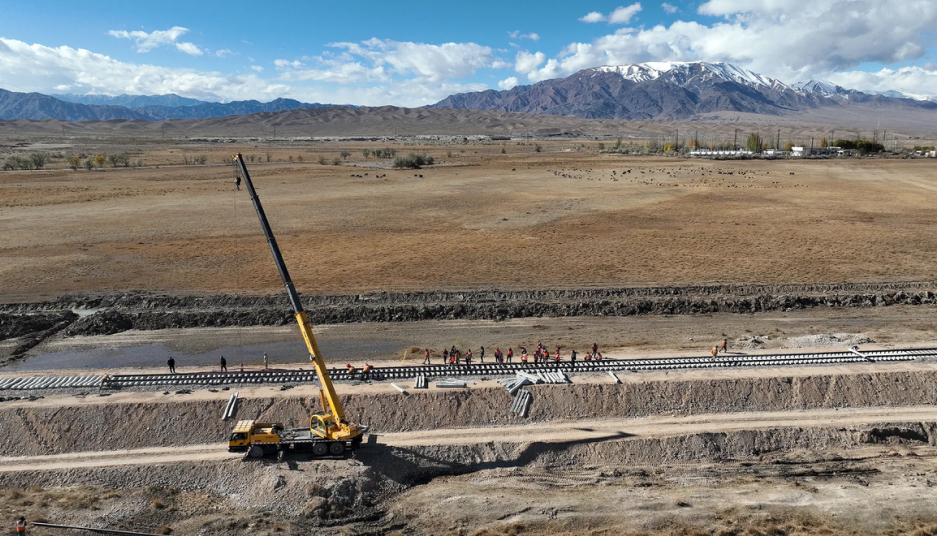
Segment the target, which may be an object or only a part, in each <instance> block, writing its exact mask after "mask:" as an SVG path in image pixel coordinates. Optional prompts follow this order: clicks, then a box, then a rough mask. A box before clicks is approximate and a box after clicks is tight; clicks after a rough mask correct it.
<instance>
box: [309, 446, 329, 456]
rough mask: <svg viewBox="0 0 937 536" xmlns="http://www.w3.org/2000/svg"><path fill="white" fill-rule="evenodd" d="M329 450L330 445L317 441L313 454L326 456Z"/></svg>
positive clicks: (313, 447)
mask: <svg viewBox="0 0 937 536" xmlns="http://www.w3.org/2000/svg"><path fill="white" fill-rule="evenodd" d="M328 451H329V446H328V445H327V444H325V443H316V444H315V445H313V446H312V454H313V455H315V456H325V454H326V453H327V452H328Z"/></svg>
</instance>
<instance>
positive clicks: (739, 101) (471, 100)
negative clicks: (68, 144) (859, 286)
mask: <svg viewBox="0 0 937 536" xmlns="http://www.w3.org/2000/svg"><path fill="white" fill-rule="evenodd" d="M325 106H333V105H328V104H318V103H312V104H310V103H304V102H300V101H297V100H293V99H283V98H280V99H276V100H273V101H270V102H266V103H263V102H259V101H256V100H247V101H234V102H227V103H219V102H205V101H200V100H197V99H191V98H187V97H182V96H179V95H175V94H168V95H118V96H108V95H73V94H65V95H58V96H50V95H43V94H41V93H15V92H11V91H6V90H2V89H0V120H11V119H33V120H41V119H60V120H65V121H70V122H78V121H109V120H115V119H123V120H142V121H162V120H167V119H211V118H217V117H226V116H236V115H248V114H256V113H260V112H281V111H286V110H295V109H301V108H321V107H325ZM350 108H354V107H353V106H351V107H350ZM427 108H448V109H456V110H479V111H484V110H490V111H500V112H517V113H526V114H538V115H561V116H572V117H577V118H582V119H627V120H655V121H661V120H663V121H684V120H690V121H694V120H707V121H727V120H739V118H741V117H744V118H746V120H750V119H751V118H750V117H749V116H774V117H775V118H777V117H779V116H797V117H802V118H805V119H808V120H820V119H821V118H822V119H828V118H830V117H837V116H846V117H851V118H852V119H850V122H852V123H857V122H863V119H862V116H868V115H869V114H870V113H871V111H872V110H875V111H876V113H893V114H895V115H903V116H909V115H911V116H913V115H917V116H918V117H917V119H918V120H919V121H920V122H925V123H926V122H931V123H932V122H933V121H934V120H935V119H937V100H928V99H927V98H924V97H920V96H912V95H906V94H903V93H899V92H896V91H886V92H881V93H875V92H863V91H857V90H853V89H846V88H843V87H841V86H838V85H836V84H833V83H830V82H826V81H821V80H808V81H805V82H797V83H795V84H792V85H788V84H785V83H783V82H781V81H779V80H777V79H774V78H770V77H767V76H764V75H761V74H758V73H755V72H752V71H750V70H747V69H744V68H741V67H738V66H735V65H732V64H728V63H719V62H715V63H709V62H650V63H639V64H631V65H606V66H602V67H594V68H590V69H583V70H581V71H579V72H577V73H574V74H573V75H571V76H568V77H566V78H557V79H552V80H544V81H542V82H538V83H536V84H532V85H526V86H516V87H513V88H511V89H507V90H503V91H495V90H486V91H479V92H473V93H459V94H455V95H450V96H449V97H446V98H445V99H443V100H441V101H439V102H438V103H436V104H433V105H430V106H428V107H427Z"/></svg>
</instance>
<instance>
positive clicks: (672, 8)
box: [660, 2, 679, 15]
mask: <svg viewBox="0 0 937 536" xmlns="http://www.w3.org/2000/svg"><path fill="white" fill-rule="evenodd" d="M660 7H662V8H664V11H666V12H667V13H670V14H671V15H672V14H674V13H676V12H677V11H679V9H678V8H677V6H674V5H671V4H668V3H667V2H664V3H663V4H661V5H660Z"/></svg>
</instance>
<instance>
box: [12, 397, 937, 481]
mask: <svg viewBox="0 0 937 536" xmlns="http://www.w3.org/2000/svg"><path fill="white" fill-rule="evenodd" d="M933 418H934V407H933V406H909V407H902V408H862V409H841V410H816V411H785V412H745V413H730V414H711V415H695V416H690V417H648V418H643V419H615V420H586V421H572V422H557V421H553V422H549V423H539V424H533V425H528V426H502V427H493V428H469V429H466V428H456V429H440V430H430V431H422V432H400V433H390V434H380V435H379V436H377V442H378V443H380V444H382V445H385V446H389V447H413V446H443V445H466V444H478V443H536V442H539V443H558V442H570V441H616V440H628V439H629V438H633V439H639V438H654V437H657V438H659V437H668V436H676V435H685V434H699V433H719V432H732V431H738V430H758V429H768V428H784V427H804V428H812V427H829V426H834V425H835V426H851V425H858V424H871V423H878V422H897V421H904V422H908V421H912V422H913V421H929V420H933ZM364 448H367V447H364ZM241 456H242V455H241V454H239V453H229V452H228V451H227V449H226V447H225V445H224V444H223V443H213V444H202V445H188V446H180V447H158V448H144V449H135V450H117V451H103V452H102V451H97V452H74V453H68V454H57V455H50V456H23V457H16V458H9V457H8V458H0V472H8V471H53V470H61V469H70V468H78V467H106V466H119V465H154V464H168V463H174V462H183V461H185V462H192V461H220V460H231V459H237V458H239V457H241Z"/></svg>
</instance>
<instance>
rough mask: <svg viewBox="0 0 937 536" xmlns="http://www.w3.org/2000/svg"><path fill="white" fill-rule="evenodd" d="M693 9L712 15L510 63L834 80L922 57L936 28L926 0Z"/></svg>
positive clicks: (537, 69)
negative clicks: (699, 63) (685, 68)
mask: <svg viewBox="0 0 937 536" xmlns="http://www.w3.org/2000/svg"><path fill="white" fill-rule="evenodd" d="M634 6H638V7H640V4H633V5H632V6H630V7H634ZM621 9H626V10H627V9H629V8H621ZM615 11H616V12H617V11H618V10H615ZM633 11H634V13H636V12H637V11H636V10H633ZM698 11H699V13H700V14H703V15H710V16H715V17H719V19H718V20H716V21H714V22H711V23H700V22H693V21H689V22H687V21H676V22H674V23H673V24H671V25H670V26H663V25H657V26H654V27H651V28H638V29H634V28H621V29H619V30H618V31H616V32H615V33H613V34H610V35H605V36H602V37H599V38H597V39H594V40H593V41H591V42H588V43H578V42H577V43H571V44H569V45H567V46H566V47H565V48H564V49H563V50H562V51H561V52H560V53H559V54H558V55H557V57H556V58H554V59H550V60H549V61H547V63H546V64H545V65H543V66H541V62H536V63H534V62H533V61H527V62H520V61H516V62H515V69H516V71H517V72H518V74H519V75H521V76H526V77H527V79H528V80H530V81H538V80H543V79H546V78H556V77H561V76H568V75H569V74H572V73H574V72H576V71H578V70H579V69H583V68H587V67H594V66H598V65H621V64H628V63H640V62H646V61H695V60H704V61H726V62H731V63H735V64H738V65H740V66H742V67H746V68H749V69H751V70H753V71H756V72H759V73H762V74H765V75H768V76H772V77H775V78H778V79H780V80H782V81H784V82H788V83H790V82H795V81H797V80H806V79H809V78H827V79H833V76H832V75H833V73H843V72H849V71H851V70H853V69H855V68H856V67H857V66H859V65H861V64H868V63H872V64H874V63H880V64H882V65H889V64H893V63H897V62H908V61H910V60H914V59H919V58H922V57H923V56H924V54H925V52H926V46H928V45H930V44H931V39H932V38H933V28H935V27H937V2H934V1H933V0H907V1H906V2H904V3H902V5H901V9H896V8H895V6H894V4H893V3H891V2H887V1H885V0H850V1H845V0H783V1H781V0H710V1H708V2H705V3H704V4H702V5H701V6H700V7H699V9H698ZM613 13H614V12H613ZM634 13H632V16H633V15H634ZM625 14H627V13H620V14H619V15H620V17H623V16H624V15H625ZM590 15H591V14H590ZM599 15H601V14H599ZM587 17H588V16H587ZM584 19H585V17H584ZM703 21H704V22H705V19H703ZM526 54H527V56H525V58H526V57H528V56H534V57H536V54H529V53H526ZM538 54H540V53H538ZM851 76H856V77H859V75H851ZM881 76H884V77H892V79H894V80H896V82H897V81H901V82H902V83H906V84H908V86H907V87H906V89H905V90H904V91H907V92H909V93H926V94H934V93H937V89H934V88H937V86H934V85H931V86H930V87H928V86H926V85H924V84H925V83H926V81H930V83H931V84H932V83H933V82H932V79H930V78H927V77H922V76H919V75H913V74H912V73H910V72H909V73H907V74H902V71H901V70H900V69H898V70H893V71H888V72H883V73H882V74H881ZM865 78H866V79H868V80H870V81H874V80H877V78H869V77H868V76H865ZM915 88H916V89H915Z"/></svg>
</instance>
